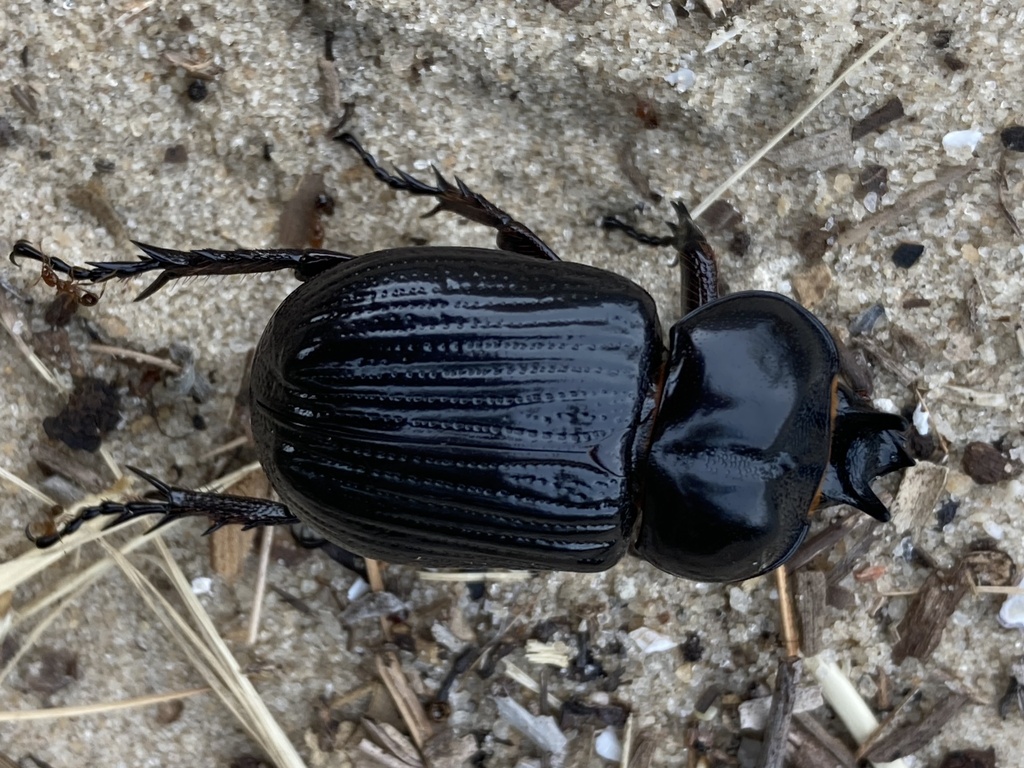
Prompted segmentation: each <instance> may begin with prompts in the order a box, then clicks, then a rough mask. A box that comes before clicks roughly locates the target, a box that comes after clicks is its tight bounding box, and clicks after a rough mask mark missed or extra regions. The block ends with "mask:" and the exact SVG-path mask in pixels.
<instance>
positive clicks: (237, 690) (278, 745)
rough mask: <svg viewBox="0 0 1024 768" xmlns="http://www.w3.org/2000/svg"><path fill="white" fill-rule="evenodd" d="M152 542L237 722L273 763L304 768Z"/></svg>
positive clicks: (169, 560) (163, 550) (161, 546)
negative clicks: (239, 713) (240, 715)
mask: <svg viewBox="0 0 1024 768" xmlns="http://www.w3.org/2000/svg"><path fill="white" fill-rule="evenodd" d="M154 543H155V546H156V548H157V550H158V551H159V552H160V554H161V556H162V557H163V559H164V562H165V564H166V567H165V571H166V573H167V575H168V576H169V577H170V578H171V583H172V584H173V585H174V587H175V589H177V591H178V594H179V595H180V597H181V599H182V601H183V602H184V603H185V606H186V607H187V608H188V609H189V613H190V615H191V616H192V618H193V620H194V621H195V622H196V623H197V624H198V625H199V627H200V629H201V630H202V632H203V637H204V640H205V641H206V643H207V644H208V645H209V648H210V650H211V652H212V653H213V654H214V656H215V658H216V660H217V662H218V663H219V666H220V669H221V672H222V674H223V675H224V677H225V682H227V683H228V684H229V686H230V687H231V689H232V691H233V692H234V694H235V696H236V697H237V699H238V701H239V703H241V704H242V706H243V707H244V709H245V711H246V713H247V715H248V720H246V719H241V722H242V724H243V725H245V726H246V727H247V728H249V729H251V732H253V735H254V737H255V738H256V739H257V740H258V741H259V743H260V744H261V746H262V747H263V748H264V750H266V752H267V754H268V755H269V756H270V757H271V759H272V760H274V762H275V764H276V765H278V766H296V767H297V768H304V766H305V764H304V763H303V761H302V758H300V757H299V753H298V752H296V750H295V747H294V746H292V743H291V742H290V741H289V740H288V737H287V736H286V735H285V733H284V731H283V730H282V729H281V726H280V725H278V723H277V721H276V720H274V717H273V715H271V714H270V710H268V709H267V705H266V704H265V703H264V702H263V699H262V698H260V695H259V693H258V692H257V691H256V688H255V687H254V686H253V684H252V683H251V682H249V679H248V678H247V677H245V676H244V675H243V674H242V670H241V668H240V667H239V666H238V662H237V661H236V660H235V657H234V656H232V655H231V651H230V650H229V649H228V647H227V645H226V644H225V642H224V639H223V638H222V637H221V636H220V634H219V633H218V632H217V629H216V628H215V627H214V626H213V622H212V621H210V617H209V615H208V614H207V613H206V611H205V610H204V609H203V606H202V604H200V602H199V600H198V599H197V598H196V596H195V594H193V592H192V588H191V586H190V585H189V582H188V579H186V578H185V574H184V573H182V572H181V569H180V568H179V567H178V563H177V562H176V561H175V560H174V558H173V557H172V556H171V552H170V550H169V549H167V545H166V544H165V543H164V541H163V539H156V540H155V542H154Z"/></svg>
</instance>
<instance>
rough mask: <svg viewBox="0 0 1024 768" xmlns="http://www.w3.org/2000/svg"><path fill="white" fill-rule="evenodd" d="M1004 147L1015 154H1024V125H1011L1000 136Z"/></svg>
mask: <svg viewBox="0 0 1024 768" xmlns="http://www.w3.org/2000/svg"><path fill="white" fill-rule="evenodd" d="M999 138H1000V139H1002V140H1003V146H1004V147H1006V148H1007V149H1010V150H1013V151H1014V152H1024V125H1011V126H1009V127H1007V128H1003V130H1002V131H1001V132H1000V134H999Z"/></svg>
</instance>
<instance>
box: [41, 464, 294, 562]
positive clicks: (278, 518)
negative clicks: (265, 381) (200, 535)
mask: <svg viewBox="0 0 1024 768" xmlns="http://www.w3.org/2000/svg"><path fill="white" fill-rule="evenodd" d="M128 469H130V470H131V471H132V472H134V473H135V474H136V475H138V476H139V477H141V478H142V479H143V480H145V481H146V482H147V483H149V484H150V485H152V486H153V487H154V488H155V489H156V492H157V493H159V494H160V495H161V496H162V497H163V498H162V499H149V500H147V499H142V500H138V501H128V502H124V503H120V502H114V501H104V502H103V503H101V504H98V505H96V506H94V507H86V508H85V509H83V510H82V511H81V512H79V513H78V515H77V516H75V517H74V518H73V519H72V520H70V521H69V522H68V523H67V524H66V525H65V526H64V527H63V529H62V530H60V531H58V532H56V533H52V534H47V535H45V536H32V535H31V534H29V538H30V539H31V540H32V541H33V542H34V543H35V545H36V546H37V547H39V548H40V549H46V548H48V547H52V546H53V545H54V544H56V543H57V542H59V541H60V540H61V539H62V538H63V537H64V536H66V535H68V534H71V533H74V532H75V531H77V530H78V529H79V528H81V527H82V525H83V524H84V523H86V522H88V521H89V520H93V519H94V518H97V517H101V516H108V515H110V516H115V517H114V519H113V520H111V521H110V522H109V523H108V524H107V525H106V526H105V528H104V530H106V529H107V528H114V527H117V526H119V525H121V524H122V523H126V522H128V521H129V520H134V519H136V518H139V517H146V516H148V515H161V516H162V517H161V518H160V519H159V520H158V521H157V522H156V524H155V525H154V526H153V527H152V528H150V529H149V533H152V532H153V531H155V530H157V529H158V528H162V527H163V526H165V525H167V524H168V523H171V522H174V521H175V520H178V519H180V518H182V517H191V516H199V517H207V518H209V519H210V521H211V522H212V525H211V526H210V527H209V528H208V529H206V531H205V532H204V535H205V534H208V533H213V531H215V530H217V529H218V528H222V527H224V526H225V525H241V526H242V529H243V530H248V529H250V528H257V527H260V526H265V525H291V524H293V523H297V522H299V519H298V518H297V517H295V516H294V515H293V514H292V513H291V512H290V511H289V510H288V507H286V506H285V505H284V504H279V503H277V502H274V501H269V500H267V499H256V498H251V497H248V496H229V495H226V494H218V493H202V492H199V491H190V490H187V489H185V488H178V487H175V486H173V485H168V484H167V483H165V482H163V481H162V480H159V479H157V478H155V477H153V475H150V474H149V473H148V472H143V471H142V470H140V469H136V468H135V467H128Z"/></svg>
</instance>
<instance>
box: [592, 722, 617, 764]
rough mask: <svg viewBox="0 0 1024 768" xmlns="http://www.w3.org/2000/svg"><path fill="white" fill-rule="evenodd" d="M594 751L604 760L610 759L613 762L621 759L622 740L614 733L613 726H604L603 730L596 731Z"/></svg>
mask: <svg viewBox="0 0 1024 768" xmlns="http://www.w3.org/2000/svg"><path fill="white" fill-rule="evenodd" d="M594 751H595V752H597V754H598V755H600V756H601V757H603V758H604V759H605V760H610V761H612V762H613V763H617V762H619V761H620V760H622V742H620V741H619V737H618V734H616V733H615V729H614V728H605V729H604V730H603V731H598V734H597V738H596V739H594Z"/></svg>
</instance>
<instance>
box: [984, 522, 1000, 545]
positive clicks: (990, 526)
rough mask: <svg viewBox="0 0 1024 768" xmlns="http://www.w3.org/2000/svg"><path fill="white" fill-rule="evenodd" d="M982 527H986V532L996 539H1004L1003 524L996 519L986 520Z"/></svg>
mask: <svg viewBox="0 0 1024 768" xmlns="http://www.w3.org/2000/svg"><path fill="white" fill-rule="evenodd" d="M981 527H982V528H984V529H985V533H986V534H988V536H989V537H990V538H992V539H995V540H996V541H1002V540H1003V526H1001V525H1000V524H999V523H997V522H996V521H995V520H986V521H985V522H983V523H982V524H981Z"/></svg>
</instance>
